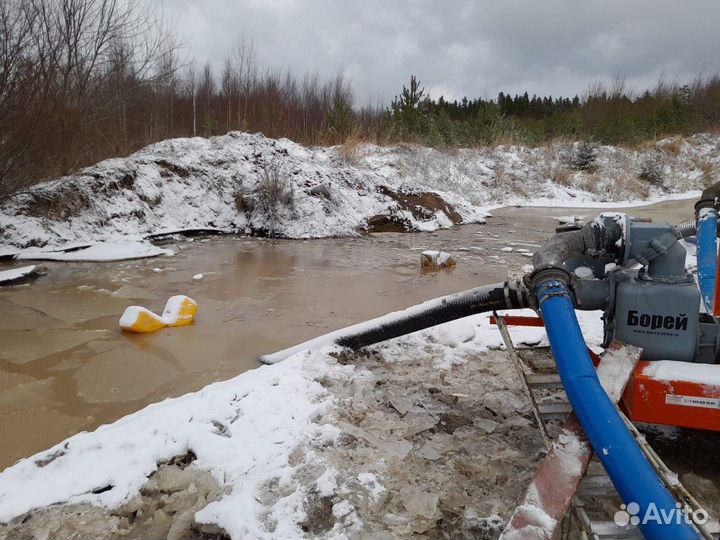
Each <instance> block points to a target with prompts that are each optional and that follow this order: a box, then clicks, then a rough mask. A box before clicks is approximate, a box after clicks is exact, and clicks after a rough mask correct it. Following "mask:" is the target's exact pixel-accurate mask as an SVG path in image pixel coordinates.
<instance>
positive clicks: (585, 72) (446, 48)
mask: <svg viewBox="0 0 720 540" xmlns="http://www.w3.org/2000/svg"><path fill="white" fill-rule="evenodd" d="M165 9H166V11H167V12H168V13H169V15H170V16H171V17H173V18H175V20H176V22H177V25H178V28H179V30H180V32H181V33H182V34H183V35H184V36H185V39H186V42H187V43H188V45H189V47H190V48H191V49H192V53H193V55H194V56H195V57H196V58H197V59H198V60H199V61H200V62H204V61H205V60H209V61H211V62H212V63H213V64H214V65H216V66H218V67H219V66H220V64H221V62H222V59H223V58H224V57H225V56H226V55H227V54H228V52H229V51H230V50H231V49H232V47H233V44H234V43H236V42H237V40H238V37H239V36H240V35H241V34H243V33H244V34H245V35H246V36H248V37H249V38H251V39H252V40H253V42H254V44H255V47H256V49H257V52H258V56H259V59H260V61H261V62H262V63H263V64H269V65H272V66H277V67H283V68H285V67H290V68H291V69H292V70H293V71H294V72H295V73H298V74H302V73H304V72H308V71H310V72H314V71H317V72H318V73H320V75H322V76H332V75H333V74H335V73H337V72H338V71H340V70H342V71H344V72H345V74H346V75H348V76H349V78H350V79H351V80H352V83H353V87H354V89H355V93H356V97H357V100H358V102H360V103H364V102H374V101H376V100H390V99H391V98H392V97H393V96H394V95H395V94H397V93H399V90H400V89H401V88H402V85H403V83H407V81H408V79H409V78H410V75H411V74H415V75H417V77H418V78H419V79H420V81H421V82H422V83H423V84H424V85H425V86H426V87H427V88H428V89H429V90H430V91H431V93H432V94H433V95H434V96H435V97H438V96H439V95H440V94H444V95H445V97H446V98H447V97H449V98H451V99H453V98H459V97H462V96H464V95H467V96H473V97H475V96H484V97H495V96H496V95H497V93H498V92H499V91H501V90H503V91H506V92H511V93H519V92H524V91H526V90H527V91H528V92H529V93H530V94H531V95H532V94H533V93H536V94H538V95H547V94H552V95H553V96H558V95H574V94H578V93H579V94H582V93H583V92H584V91H585V90H586V89H587V87H588V84H589V83H591V82H592V81H595V80H598V79H602V80H606V81H610V80H612V79H613V78H614V77H615V76H617V75H622V76H624V77H625V79H626V81H627V82H628V84H629V85H630V86H632V87H634V88H646V87H648V86H652V85H654V84H655V82H656V81H657V79H658V77H659V76H660V75H663V74H664V76H665V77H666V78H667V79H670V80H674V79H679V80H681V81H683V82H684V81H686V80H689V79H692V78H693V77H695V76H697V75H698V74H699V73H701V72H705V73H717V72H720V1H718V0H688V1H685V2H682V1H679V0H673V1H669V0H592V1H591V0H557V1H554V0H544V1H539V0H495V1H492V2H487V1H472V0H458V1H454V2H453V1H442V0H436V1H429V0H428V1H420V0H165Z"/></svg>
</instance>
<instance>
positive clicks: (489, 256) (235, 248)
mask: <svg viewBox="0 0 720 540" xmlns="http://www.w3.org/2000/svg"><path fill="white" fill-rule="evenodd" d="M597 213H598V211H597V210H593V209H581V210H573V209H568V208H553V209H539V208H538V209H532V208H522V209H519V208H506V209H500V210H496V211H495V212H493V215H494V217H493V218H491V219H489V220H488V224H487V225H467V226H463V227H458V228H455V229H453V230H447V231H438V232H435V233H417V234H393V233H387V234H380V235H371V236H369V237H366V238H360V239H324V240H307V241H298V240H266V239H246V238H235V237H210V238H205V239H200V240H197V239H196V240H195V241H192V242H183V241H179V242H171V243H169V244H167V246H163V247H168V248H170V249H173V250H175V251H176V252H177V255H176V256H174V257H169V258H164V257H160V258H156V259H146V260H136V261H125V262H115V263H52V262H50V263H44V264H43V266H46V267H47V268H48V274H47V275H46V276H42V277H40V278H39V279H37V280H36V281H34V282H33V283H31V284H26V285H17V286H12V287H2V288H0V309H1V310H2V313H3V317H2V319H0V433H2V434H3V436H2V437H1V438H0V469H2V468H5V467H7V466H8V465H11V464H12V463H14V462H15V461H16V460H18V459H19V458H21V457H24V456H28V455H30V454H33V453H35V452H38V451H40V450H43V449H45V448H47V447H49V446H51V445H53V444H55V443H57V442H58V441H60V440H61V439H63V438H65V437H66V436H68V435H71V434H73V433H76V432H78V431H81V430H92V429H94V428H95V427H97V426H98V425H101V424H104V423H108V422H112V421H113V420H116V419H117V418H119V417H121V416H123V415H125V414H128V413H130V412H133V411H135V410H137V409H139V408H141V407H143V406H145V405H147V404H149V403H152V402H155V401H159V400H162V399H164V398H167V397H172V396H178V395H181V394H184V393H186V392H190V391H194V390H198V389H200V388H202V387H203V386H205V385H206V384H208V383H211V382H213V381H218V380H224V379H228V378H230V377H233V376H235V375H237V374H239V373H241V372H243V371H246V370H248V369H252V368H254V367H257V365H258V363H257V360H256V359H257V357H258V356H259V355H260V354H263V353H269V352H273V351H276V350H279V349H283V348H285V347H288V346H290V345H294V344H296V343H298V342H300V341H303V340H306V339H309V338H312V337H315V336H317V335H320V334H323V333H325V332H329V331H331V330H335V329H337V328H341V327H343V326H346V325H349V324H353V323H356V322H360V321H362V320H366V319H369V318H371V317H376V316H379V315H382V314H385V313H387V312H390V311H394V310H397V309H401V308H404V307H407V306H409V305H412V304H415V303H418V302H421V301H423V300H427V299H430V298H434V297H436V296H440V295H443V294H448V293H451V292H455V291H459V290H462V289H467V288H470V287H475V286H479V285H483V284H487V283H492V282H496V281H500V280H502V279H503V278H504V277H505V275H506V274H507V271H508V269H516V270H517V269H520V268H521V267H522V266H523V265H525V264H529V263H530V258H529V257H528V255H529V253H530V252H532V251H533V249H535V247H536V246H538V245H540V244H541V243H542V242H543V241H544V240H545V239H546V238H548V237H549V236H550V235H551V234H552V232H553V230H554V228H555V227H556V226H557V220H556V219H554V217H557V216H567V215H572V214H576V215H582V216H586V217H593V216H594V215H596V214H597ZM631 213H632V214H634V215H638V216H641V217H653V218H655V219H660V218H661V219H669V220H670V221H673V222H678V221H682V220H684V219H687V218H690V217H692V215H693V213H692V201H673V202H669V203H661V204H658V205H654V206H653V207H646V208H640V209H633V210H631ZM666 216H669V217H666ZM507 246H513V248H514V250H513V251H512V252H503V251H501V249H502V248H503V247H507ZM425 249H439V250H443V251H446V252H448V253H450V254H451V255H453V257H454V258H455V259H456V260H457V266H456V267H455V268H454V269H453V270H451V271H441V272H438V273H436V274H421V272H420V252H421V251H423V250H425ZM522 249H526V250H527V252H524V253H523V252H522V251H520V250H522ZM11 266H12V265H3V266H2V269H7V268H10V267H11ZM199 273H202V274H203V279H202V280H200V281H195V280H193V276H194V275H196V274H199ZM175 294H186V295H188V296H190V297H192V298H194V299H195V300H196V301H197V302H198V304H199V310H198V317H197V321H196V324H195V325H192V326H189V327H184V328H174V329H164V330H161V331H159V332H156V333H153V334H148V335H127V334H122V333H121V332H120V330H119V328H118V319H119V317H120V315H121V313H122V311H123V309H124V308H125V307H127V306H128V305H131V304H139V305H143V306H145V307H147V308H149V309H151V310H153V311H155V312H160V311H162V308H163V306H164V304H165V302H166V301H167V299H168V298H169V297H170V296H172V295H175Z"/></svg>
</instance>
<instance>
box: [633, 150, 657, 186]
mask: <svg viewBox="0 0 720 540" xmlns="http://www.w3.org/2000/svg"><path fill="white" fill-rule="evenodd" d="M637 178H638V180H643V181H644V182H647V183H648V184H652V185H653V186H660V185H662V183H663V170H662V165H660V163H659V162H658V158H657V156H653V155H651V156H648V157H646V158H645V159H644V160H643V161H642V163H641V164H640V171H639V172H638V175H637Z"/></svg>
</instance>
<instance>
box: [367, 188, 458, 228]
mask: <svg viewBox="0 0 720 540" xmlns="http://www.w3.org/2000/svg"><path fill="white" fill-rule="evenodd" d="M378 192H379V193H381V194H382V195H385V196H387V197H389V198H391V199H392V200H393V201H395V202H396V203H397V204H396V206H395V207H393V208H391V209H390V212H389V213H387V214H378V215H375V216H372V217H371V218H369V219H368V220H367V223H366V224H365V227H364V229H365V230H366V231H367V232H372V233H379V232H411V231H416V230H417V227H416V226H415V225H414V223H413V220H410V219H408V216H407V214H406V212H409V213H410V214H411V215H412V217H413V218H414V219H415V220H417V221H420V222H422V221H427V220H431V219H434V218H436V217H437V216H438V213H442V214H444V216H445V217H446V218H447V219H448V220H449V222H450V223H452V224H453V225H459V224H460V223H462V222H463V218H462V216H461V215H460V214H459V213H458V212H457V211H456V210H455V209H454V208H453V207H452V205H450V204H448V203H447V202H446V201H445V200H444V199H443V198H442V197H441V196H440V195H438V194H437V193H433V192H431V191H420V192H401V191H393V190H392V189H390V188H388V187H386V186H379V187H378Z"/></svg>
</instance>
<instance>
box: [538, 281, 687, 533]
mask: <svg viewBox="0 0 720 540" xmlns="http://www.w3.org/2000/svg"><path fill="white" fill-rule="evenodd" d="M536 293H537V297H538V302H539V304H540V310H541V312H542V317H543V320H544V321H545V329H546V330H547V335H548V339H549V340H550V347H551V348H552V352H553V356H554V357H555V362H556V363H557V368H558V372H559V374H560V378H561V379H562V382H563V386H564V387H565V392H566V393H567V396H568V399H569V400H570V403H571V404H572V406H573V409H574V411H575V414H576V415H577V418H578V420H579V421H580V424H581V425H582V427H583V428H584V429H585V433H587V436H588V439H589V440H590V443H591V444H592V446H593V448H594V449H595V453H596V454H597V456H598V458H599V459H600V461H601V462H602V464H603V465H604V467H605V470H606V471H607V473H608V476H609V477H610V479H611V480H612V483H613V485H614V486H615V488H616V489H617V491H618V493H619V494H620V497H621V498H622V500H623V502H624V503H625V504H626V505H629V504H630V503H632V502H634V503H637V504H638V505H639V507H640V512H639V513H638V514H637V516H638V517H639V518H640V523H639V525H638V527H639V528H640V531H641V532H642V534H643V535H644V536H645V538H648V539H651V540H665V539H668V540H686V539H699V536H698V534H697V532H696V531H695V530H694V528H693V527H692V526H691V525H689V524H687V523H685V516H684V515H682V518H681V519H678V518H677V513H678V512H679V510H678V508H677V507H676V501H675V499H674V498H673V497H672V495H671V494H670V492H669V491H668V490H667V488H666V487H665V485H664V484H663V482H662V480H661V479H660V478H659V477H658V475H657V473H656V472H655V470H654V469H653V467H652V466H651V465H650V463H649V462H648V460H647V458H646V457H645V455H644V454H643V453H642V450H641V449H640V447H639V446H638V445H637V443H636V442H635V439H634V438H633V436H632V435H631V434H630V432H629V431H628V429H627V427H626V426H625V423H624V421H623V419H622V418H621V417H620V415H619V414H618V412H617V410H616V409H615V406H614V405H613V403H612V402H611V401H610V398H608V396H607V394H606V393H605V391H604V390H603V388H602V386H601V385H600V380H599V379H598V377H597V373H596V372H595V368H594V366H593V364H592V362H591V360H590V355H589V354H588V350H587V346H586V345H585V340H584V339H583V336H582V332H581V330H580V325H579V324H578V321H577V317H576V315H575V309H574V307H573V303H572V300H571V299H570V294H569V292H568V289H567V286H566V285H565V283H563V282H562V281H560V280H557V279H547V280H544V281H543V282H541V283H540V285H538V286H537V288H536ZM653 504H654V506H655V509H656V510H657V512H656V513H653V508H652V505H653ZM646 512H647V513H646ZM663 512H665V515H666V516H673V517H674V519H671V520H670V521H671V523H669V524H666V523H665V522H664V520H662V517H661V516H662V515H663V514H662V513H663ZM670 512H674V513H673V514H670ZM655 515H657V516H658V519H657V520H656V519H654V516H655ZM644 516H648V517H650V519H647V520H643V517H644ZM678 522H680V523H678Z"/></svg>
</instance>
